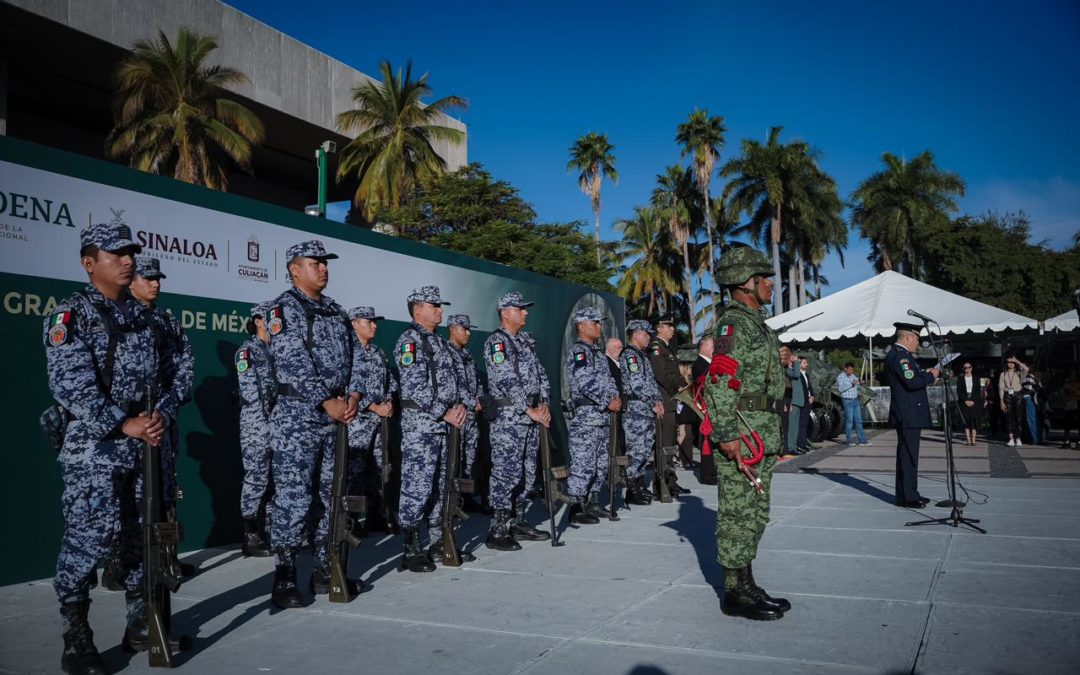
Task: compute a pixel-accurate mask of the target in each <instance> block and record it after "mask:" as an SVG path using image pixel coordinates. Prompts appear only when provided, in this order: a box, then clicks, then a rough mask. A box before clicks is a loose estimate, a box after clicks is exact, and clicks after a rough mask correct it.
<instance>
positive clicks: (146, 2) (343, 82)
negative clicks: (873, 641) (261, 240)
mask: <svg viewBox="0 0 1080 675" xmlns="http://www.w3.org/2000/svg"><path fill="white" fill-rule="evenodd" d="M181 27H186V28H189V29H191V30H194V31H195V32H197V33H200V34H204V35H212V36H214V37H216V38H217V41H218V44H219V46H220V47H219V49H217V50H216V51H215V52H214V53H213V54H212V55H211V58H212V59H213V61H212V62H213V63H220V64H224V65H228V66H230V67H233V68H237V69H239V70H241V71H242V72H244V73H245V74H246V75H247V76H248V78H249V80H250V82H249V83H247V84H244V85H242V86H239V87H237V88H236V89H235V95H236V98H237V99H238V100H239V101H241V102H242V103H244V104H245V105H247V106H248V107H249V108H251V109H252V110H253V111H254V112H255V113H257V114H258V115H259V117H260V118H261V119H262V120H263V122H264V123H265V125H266V140H265V142H264V143H263V145H262V146H261V147H259V148H258V149H257V150H256V151H255V156H254V158H253V162H252V164H253V170H254V175H253V176H248V175H246V174H244V173H240V172H232V174H231V175H230V184H229V190H230V192H234V193H237V194H242V195H245V196H250V197H254V198H257V199H260V200H263V201H269V202H272V203H275V204H279V205H281V206H285V207H288V208H297V209H300V208H303V206H304V205H305V204H310V203H312V202H314V201H315V187H316V180H315V176H316V169H315V160H314V151H315V148H316V147H318V145H319V144H321V143H322V142H323V141H325V140H332V141H335V142H336V143H337V144H338V147H341V146H342V145H344V143H346V142H347V141H348V140H349V138H348V137H347V136H344V135H342V134H340V133H338V132H337V130H336V129H335V125H334V120H335V118H336V117H337V115H338V114H339V113H341V112H343V111H345V110H349V109H351V108H352V107H353V104H352V99H351V92H352V89H353V88H354V87H355V86H356V85H358V84H361V83H363V82H366V81H370V80H371V78H370V77H369V76H368V75H365V74H364V73H362V72H360V71H358V70H356V69H354V68H352V67H350V66H348V65H346V64H344V63H342V62H340V61H338V60H336V59H333V58H331V57H329V56H327V55H326V54H323V53H321V52H319V51H317V50H315V49H313V48H312V47H310V46H308V45H306V44H304V43H302V42H299V41H297V40H295V39H293V38H290V37H289V36H287V35H285V34H284V33H282V32H280V31H277V30H275V29H273V28H271V27H269V26H267V25H266V24H264V23H261V22H259V21H257V20H255V19H253V18H252V17H250V16H248V15H246V14H244V13H242V12H240V11H238V10H236V9H234V8H232V7H229V6H228V5H225V4H224V3H222V2H219V0H0V134H6V135H7V134H9V135H11V136H14V137H17V138H22V139H24V140H30V141H34V142H37V143H42V144H44V145H50V146H53V147H57V148H60V149H64V150H69V151H73V152H78V153H80V154H85V155H89V156H92V157H97V158H102V157H103V156H104V138H105V136H106V134H107V133H108V131H109V129H110V128H111V127H112V111H111V100H112V92H113V85H112V77H113V72H114V71H115V68H116V65H117V64H118V63H119V62H120V61H121V60H122V59H123V58H124V57H125V56H126V55H127V54H128V53H129V50H130V48H131V46H132V44H133V43H134V42H135V41H137V40H140V39H149V38H153V37H156V36H157V32H158V31H159V30H161V31H163V32H164V33H165V35H166V36H169V37H170V39H171V38H173V37H175V35H176V34H177V31H178V30H179V29H180V28H181ZM443 124H444V125H445V126H448V127H452V128H455V129H459V130H461V131H462V132H465V133H467V129H466V126H465V124H464V123H462V122H460V121H459V120H456V119H454V118H452V117H449V116H445V115H444V116H443ZM435 149H436V151H437V152H438V153H439V155H440V156H441V157H443V159H445V160H446V162H447V165H448V167H449V168H450V169H455V168H458V167H460V166H462V165H464V164H465V163H466V162H467V161H468V146H467V140H466V142H465V143H462V144H461V145H451V144H448V143H445V142H442V143H438V144H436V146H435ZM335 167H336V164H335V163H334V160H333V159H332V160H331V169H333V168H335ZM331 183H332V184H331V186H330V195H329V196H330V199H331V200H345V199H350V198H351V196H352V193H353V191H354V190H355V183H352V184H350V183H348V182H343V183H341V184H333V181H331Z"/></svg>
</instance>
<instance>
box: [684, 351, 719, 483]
mask: <svg viewBox="0 0 1080 675" xmlns="http://www.w3.org/2000/svg"><path fill="white" fill-rule="evenodd" d="M713 344H714V343H713V338H712V336H706V337H703V338H701V340H700V341H699V342H698V356H697V358H696V359H694V364H693V365H692V366H690V379H691V380H692V381H691V383H690V387H691V389H692V390H693V391H695V392H696V391H697V389H698V387H699V386H701V380H702V378H704V377H705V373H707V372H709V364H711V363H712V357H713ZM690 429H691V431H692V432H693V433H692V436H693V442H694V443H695V444H697V447H699V448H701V464H700V465H699V467H698V469H699V470H698V481H700V482H701V484H702V485H716V462H714V461H713V456H712V449H711V448H708V450H709V453H708V454H706V453H705V451H706V449H707V448H706V447H705V438H704V437H703V436H702V435H701V429H700V420H697V422H695V423H694V424H692V425H691V426H690Z"/></svg>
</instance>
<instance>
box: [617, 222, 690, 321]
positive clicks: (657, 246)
mask: <svg viewBox="0 0 1080 675" xmlns="http://www.w3.org/2000/svg"><path fill="white" fill-rule="evenodd" d="M615 227H616V228H617V229H619V230H621V231H622V233H623V239H622V241H621V242H618V243H617V245H616V252H615V256H616V259H617V260H618V262H620V263H622V262H624V261H627V260H630V259H633V262H632V263H631V264H630V266H629V267H620V270H619V271H620V278H619V285H618V292H619V295H620V296H622V297H623V298H624V299H625V300H626V301H627V302H629V303H631V304H633V305H637V304H638V303H640V302H643V301H647V302H648V305H647V314H646V316H648V317H652V316H654V315H655V313H656V311H657V309H659V308H661V307H662V308H663V309H664V310H670V309H672V308H671V307H670V303H668V302H666V301H667V300H668V299H669V298H670V297H671V296H672V295H673V294H676V293H678V291H679V288H680V286H679V280H678V269H679V263H678V259H677V255H678V254H677V253H676V252H675V247H674V246H673V245H672V240H671V233H670V231H669V230H668V228H667V224H666V223H665V222H664V219H663V217H662V214H661V213H660V211H659V210H658V209H654V208H652V207H649V206H639V207H637V208H635V209H634V217H633V218H631V219H629V220H622V221H619V222H617V223H615Z"/></svg>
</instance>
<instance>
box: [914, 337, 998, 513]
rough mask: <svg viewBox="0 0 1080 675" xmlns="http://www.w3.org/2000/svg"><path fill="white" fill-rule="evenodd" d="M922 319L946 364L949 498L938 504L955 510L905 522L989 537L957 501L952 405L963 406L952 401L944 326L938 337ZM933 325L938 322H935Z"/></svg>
mask: <svg viewBox="0 0 1080 675" xmlns="http://www.w3.org/2000/svg"><path fill="white" fill-rule="evenodd" d="M919 318H921V319H922V320H923V325H924V326H925V327H926V332H927V335H928V337H929V338H930V345H931V346H932V347H933V348H934V355H935V356H936V357H937V362H938V363H941V364H943V365H942V366H941V380H942V382H943V383H944V389H945V403H944V405H943V406H942V410H941V423H942V424H941V425H942V428H943V429H944V430H945V466H946V484H947V486H948V490H949V498H948V499H946V500H943V501H940V502H938V503H937V505H938V506H946V507H952V511H951V512H950V513H949V515H948V516H946V517H944V518H928V519H926V520H914V521H911V522H909V523H904V525H907V526H914V525H951V526H952V527H959V526H960V525H966V526H967V527H970V528H971V529H973V530H975V531H976V532H980V533H982V534H986V530H984V529H982V528H981V527H979V526H978V525H976V524H975V523H977V522H979V521H978V520H977V519H975V518H965V517H964V507H965V506H966V505H967V502H962V501H960V500H958V499H957V498H956V496H957V495H956V485H957V479H956V456H955V455H954V453H953V438H952V414H951V408H952V406H954V405H955V406H957V410H959V405H960V403H959V402H958V401H956V400H955V399H953V396H952V391H951V390H952V386H951V383H950V379H951V378H950V377H949V373H950V370H949V368H948V366H947V365H944V361H945V348H944V345H943V343H942V339H941V333H940V331H941V324H938V332H937V333H936V334H935V332H934V329H933V328H931V326H930V324H931V321H930V320H928V319H926V318H925V317H919ZM933 323H935V324H936V323H937V322H936V321H934V322H933Z"/></svg>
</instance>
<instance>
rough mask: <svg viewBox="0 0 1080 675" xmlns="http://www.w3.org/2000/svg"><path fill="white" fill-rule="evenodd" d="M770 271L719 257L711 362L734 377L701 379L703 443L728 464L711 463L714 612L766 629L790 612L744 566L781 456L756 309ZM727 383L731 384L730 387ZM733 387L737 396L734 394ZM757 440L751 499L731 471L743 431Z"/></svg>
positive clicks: (754, 261) (775, 359) (774, 346)
mask: <svg viewBox="0 0 1080 675" xmlns="http://www.w3.org/2000/svg"><path fill="white" fill-rule="evenodd" d="M772 274H773V272H772V266H771V265H770V264H769V261H768V259H767V258H766V257H765V256H764V255H763V254H761V253H760V252H758V251H755V250H753V249H750V248H737V249H735V250H734V251H731V252H730V253H727V254H726V255H724V257H723V259H722V260H721V262H720V267H719V268H718V269H717V282H718V283H719V284H720V285H722V286H725V287H728V289H729V290H730V292H731V299H732V302H731V304H730V305H728V307H727V309H726V310H725V311H724V315H723V317H722V318H720V320H719V322H718V325H717V328H716V334H715V350H714V355H715V356H714V359H715V358H716V357H719V356H721V355H726V356H728V357H730V358H732V359H734V360H735V361H736V362H737V363H738V369H737V370H736V372H735V375H734V377H732V376H730V375H727V374H720V375H716V374H715V373H714V372H712V371H713V370H715V369H710V373H709V374H707V375H706V376H705V382H706V384H705V401H706V406H707V408H708V411H709V419H710V421H711V422H712V425H713V428H712V433H711V434H710V436H709V442H710V444H712V447H713V448H715V449H717V450H718V451H719V454H720V455H721V456H722V457H726V458H727V461H723V460H721V459H719V458H718V459H717V467H716V473H717V478H718V491H719V504H718V507H717V513H716V544H717V549H718V554H717V556H716V559H717V561H718V562H719V563H720V564H721V565H723V566H724V598H723V601H722V602H721V610H722V611H723V612H724V614H727V615H729V616H742V617H745V618H748V619H754V620H759V621H769V620H773V619H780V618H782V617H783V616H784V612H785V611H787V610H789V609H791V604H790V603H789V602H788V601H787V600H784V599H783V598H772V597H770V596H769V595H768V594H767V593H766V592H765V590H764V589H762V588H761V587H760V586H757V584H756V583H755V582H754V577H753V570H752V569H751V563H752V562H753V560H754V558H755V557H756V556H757V549H758V543H759V542H760V541H761V535H762V534H764V532H765V525H766V524H767V523H768V522H769V499H770V486H771V483H772V473H773V468H774V467H775V466H776V457H777V454H778V453H779V451H780V449H781V448H782V444H781V437H780V415H779V414H778V413H781V412H783V410H782V407H783V405H784V402H783V397H784V383H785V377H784V369H783V367H782V366H781V365H780V356H779V350H780V341H779V340H778V339H777V337H776V333H774V332H773V330H772V329H771V328H769V327H768V326H766V325H765V316H764V314H763V312H762V309H761V307H762V305H765V304H768V303H769V302H770V301H771V299H772V292H773V281H772V279H771V278H770V277H772ZM733 381H734V384H733ZM736 387H737V388H736ZM736 410H739V411H741V412H742V415H743V417H744V418H746V421H747V422H748V423H749V424H750V425H751V426H752V427H753V429H754V430H755V431H757V432H758V434H759V435H760V436H761V439H762V441H763V442H764V444H765V457H764V459H762V460H761V462H760V463H759V464H757V465H755V466H753V467H752V468H753V469H754V471H756V472H757V474H758V478H759V479H760V480H761V483H762V486H763V487H764V490H765V493H764V494H758V493H757V492H756V491H755V490H754V488H753V487H752V486H751V485H750V482H749V480H748V479H747V477H746V476H745V475H744V474H743V473H742V472H741V471H740V470H739V467H738V463H741V462H742V458H743V455H742V454H740V453H743V452H745V453H748V452H749V449H748V448H747V447H746V446H745V445H744V444H743V442H742V440H741V439H740V434H741V435H745V436H746V437H747V438H748V439H749V438H750V437H751V436H750V430H749V429H747V428H746V426H745V425H744V424H743V423H742V421H741V420H740V419H739V417H738V416H737V415H736V414H735V412H736Z"/></svg>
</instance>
